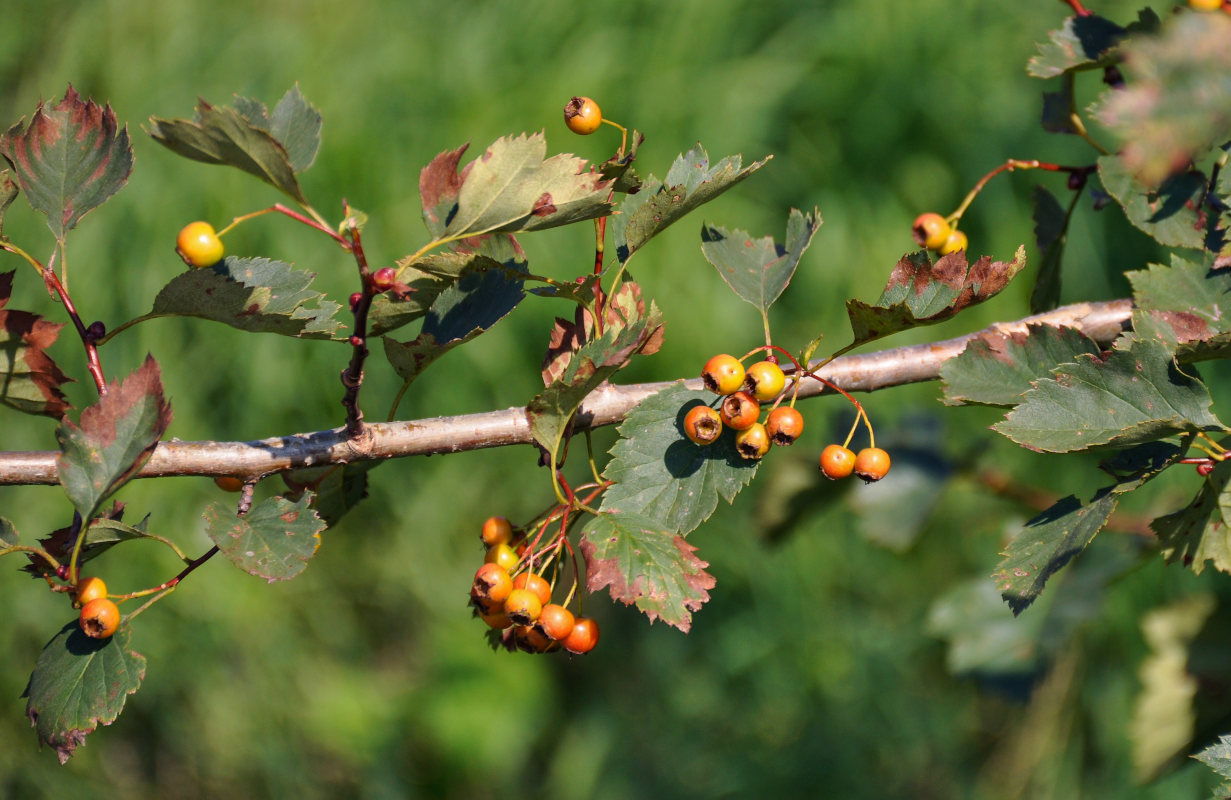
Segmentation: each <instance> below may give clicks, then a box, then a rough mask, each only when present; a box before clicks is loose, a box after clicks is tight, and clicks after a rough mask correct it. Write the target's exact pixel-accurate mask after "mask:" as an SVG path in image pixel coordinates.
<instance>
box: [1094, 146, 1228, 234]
mask: <svg viewBox="0 0 1231 800" xmlns="http://www.w3.org/2000/svg"><path fill="white" fill-rule="evenodd" d="M1098 171H1099V177H1100V178H1101V179H1102V181H1103V187H1104V188H1105V189H1107V191H1108V193H1110V194H1111V196H1112V197H1114V198H1115V199H1116V202H1117V203H1119V204H1120V206H1121V207H1122V208H1123V209H1124V215H1125V216H1126V217H1128V221H1129V222H1131V223H1133V225H1135V226H1137V227H1138V228H1140V229H1141V230H1143V231H1145V232H1146V233H1148V234H1149V235H1150V236H1153V237H1154V238H1155V239H1156V240H1158V242H1159V243H1160V244H1165V245H1167V246H1169V247H1194V248H1201V247H1204V246H1205V239H1206V225H1205V219H1206V216H1205V212H1204V211H1202V210H1201V204H1202V203H1203V202H1204V200H1205V192H1206V180H1205V176H1204V175H1201V174H1199V173H1193V172H1182V173H1179V174H1177V175H1173V176H1171V177H1170V178H1167V179H1166V180H1165V181H1163V182H1162V184H1161V185H1160V186H1158V187H1157V188H1153V189H1151V188H1149V187H1147V186H1146V185H1145V184H1142V183H1140V182H1138V181H1137V180H1136V179H1135V178H1134V177H1133V174H1132V172H1131V171H1130V170H1129V168H1128V165H1127V164H1126V163H1125V162H1124V159H1123V158H1122V157H1121V156H1103V157H1102V158H1100V159H1099V160H1098Z"/></svg>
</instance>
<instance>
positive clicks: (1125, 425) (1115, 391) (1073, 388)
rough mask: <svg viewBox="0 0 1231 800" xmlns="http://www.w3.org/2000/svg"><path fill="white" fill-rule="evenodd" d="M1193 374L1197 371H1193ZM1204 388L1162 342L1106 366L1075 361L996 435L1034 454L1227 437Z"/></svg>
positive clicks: (1143, 345)
mask: <svg viewBox="0 0 1231 800" xmlns="http://www.w3.org/2000/svg"><path fill="white" fill-rule="evenodd" d="M1190 369H1191V368H1190ZM1211 404H1212V400H1211V398H1210V394H1209V391H1208V390H1207V389H1206V388H1205V385H1204V384H1203V383H1201V381H1200V380H1198V379H1197V378H1195V377H1193V376H1191V375H1189V374H1187V373H1185V372H1183V371H1181V369H1180V368H1179V367H1178V366H1176V364H1175V361H1174V359H1173V358H1172V355H1171V353H1170V351H1169V350H1168V349H1167V347H1166V346H1165V345H1164V344H1163V343H1162V342H1159V341H1156V340H1149V341H1142V342H1135V343H1134V344H1133V347H1132V349H1131V350H1114V351H1112V352H1110V353H1109V354H1107V357H1106V358H1105V359H1100V358H1098V357H1094V356H1085V355H1079V356H1077V359H1076V361H1074V362H1072V363H1069V364H1064V365H1062V366H1061V367H1060V368H1058V369H1057V370H1056V371H1055V373H1054V374H1053V376H1052V377H1051V378H1045V379H1043V380H1040V381H1038V382H1037V383H1036V384H1035V387H1034V388H1033V389H1032V390H1030V391H1029V392H1028V393H1027V394H1026V396H1025V399H1024V400H1023V402H1022V403H1021V404H1020V405H1018V406H1017V407H1016V408H1015V409H1013V411H1011V412H1009V415H1008V416H1007V417H1006V418H1005V419H1004V420H1002V421H1001V422H998V423H996V424H995V425H994V426H992V427H993V428H994V429H995V430H997V431H999V432H1000V433H1002V434H1004V435H1005V436H1007V437H1009V438H1010V439H1012V440H1013V441H1015V442H1017V443H1018V444H1020V445H1022V446H1023V447H1028V448H1030V449H1031V450H1040V451H1047V452H1052V453H1067V452H1072V451H1075V450H1086V449H1089V448H1092V447H1102V446H1107V447H1127V446H1129V445H1134V444H1140V443H1142V442H1147V441H1150V440H1153V439H1161V438H1163V437H1166V436H1173V435H1175V434H1179V433H1191V432H1195V431H1202V430H1221V429H1222V424H1221V423H1220V422H1219V421H1218V418H1217V417H1215V416H1214V414H1213V412H1211V411H1210V405H1211Z"/></svg>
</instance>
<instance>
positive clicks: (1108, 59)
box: [1026, 8, 1159, 78]
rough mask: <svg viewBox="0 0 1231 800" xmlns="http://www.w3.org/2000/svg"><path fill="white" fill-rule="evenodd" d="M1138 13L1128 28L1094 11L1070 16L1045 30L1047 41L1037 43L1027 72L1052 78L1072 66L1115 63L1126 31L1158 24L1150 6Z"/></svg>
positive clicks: (1081, 68) (1154, 27) (1090, 67)
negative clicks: (1057, 25)
mask: <svg viewBox="0 0 1231 800" xmlns="http://www.w3.org/2000/svg"><path fill="white" fill-rule="evenodd" d="M1137 16H1138V19H1137V22H1134V23H1133V24H1132V25H1130V26H1129V27H1128V28H1127V29H1126V28H1121V27H1120V26H1119V25H1116V24H1115V23H1114V22H1112V21H1110V20H1108V19H1105V18H1103V17H1100V16H1097V15H1095V14H1090V15H1088V16H1077V17H1069V18H1068V19H1066V20H1065V21H1064V26H1063V27H1061V28H1060V29H1059V30H1055V31H1052V32H1051V33H1050V34H1048V36H1049V38H1050V41H1048V42H1046V43H1043V44H1040V45H1039V53H1038V55H1036V56H1035V57H1034V58H1032V59H1030V63H1029V64H1027V65H1026V72H1027V73H1028V74H1029V75H1031V76H1032V77H1035V78H1054V77H1056V76H1057V75H1062V74H1064V73H1066V72H1070V71H1073V70H1084V69H1094V68H1096V67H1104V66H1108V65H1111V64H1114V63H1116V62H1117V61H1118V60H1119V54H1118V53H1117V52H1116V49H1115V48H1116V45H1117V44H1119V42H1120V40H1121V39H1123V38H1124V36H1125V35H1126V34H1130V33H1138V32H1142V33H1148V32H1152V31H1154V30H1156V29H1157V28H1158V25H1159V20H1158V16H1157V15H1156V14H1155V13H1154V12H1153V11H1151V10H1150V9H1148V8H1147V9H1145V10H1144V11H1141V12H1140V13H1139V14H1138V15H1137Z"/></svg>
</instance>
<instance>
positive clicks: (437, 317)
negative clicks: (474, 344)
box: [384, 267, 526, 383]
mask: <svg viewBox="0 0 1231 800" xmlns="http://www.w3.org/2000/svg"><path fill="white" fill-rule="evenodd" d="M523 283H524V281H522V280H521V279H520V278H513V277H510V276H509V275H507V274H505V271H504V270H503V269H501V268H499V267H497V268H496V269H486V270H483V269H480V270H470V271H468V272H466V273H465V274H464V275H462V276H461V277H460V279H459V280H458V281H457V282H456V283H454V284H452V285H451V286H449V287H448V288H446V289H444V290H443V291H441V292H440V294H439V295H437V297H436V300H435V302H433V303H432V305H431V308H430V309H428V312H427V317H426V318H425V319H424V321H423V330H422V332H420V334H419V335H418V336H417V337H415V338H414V339H412V340H411V341H409V342H398V341H395V340H393V339H390V338H388V337H385V339H384V343H385V356H386V357H387V358H388V359H389V363H390V364H392V365H393V369H394V371H396V372H397V374H398V377H400V378H401V379H402V380H403V381H405V382H406V383H410V382H411V381H413V380H414V379H415V378H417V377H418V376H419V375H420V373H422V372H423V370H425V369H427V368H428V366H430V365H431V364H432V362H434V361H435V360H436V359H438V358H440V357H441V356H443V355H444V354H445V353H447V352H449V351H450V350H452V349H453V348H454V347H457V346H458V345H462V344H465V343H466V342H469V341H470V340H471V339H474V338H475V337H476V336H478V335H479V334H481V333H483V332H484V331H486V330H488V329H489V328H491V327H492V326H493V325H495V324H496V323H497V322H499V321H500V320H501V319H503V318H504V317H505V316H507V315H508V314H509V312H510V311H512V310H513V309H514V308H516V307H517V304H518V303H520V302H521V301H522V299H523V298H525V296H526V294H525V292H524V291H522V285H523Z"/></svg>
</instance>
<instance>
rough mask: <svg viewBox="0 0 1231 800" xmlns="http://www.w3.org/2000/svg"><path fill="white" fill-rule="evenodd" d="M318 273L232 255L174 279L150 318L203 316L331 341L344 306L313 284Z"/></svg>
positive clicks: (263, 330)
mask: <svg viewBox="0 0 1231 800" xmlns="http://www.w3.org/2000/svg"><path fill="white" fill-rule="evenodd" d="M315 277H316V275H315V274H313V273H311V272H305V271H303V270H297V269H294V268H293V267H292V266H291V265H290V264H287V263H285V262H282V261H272V260H270V259H268V258H235V257H233V256H227V257H226V258H225V259H223V260H222V261H219V262H218V263H217V264H215V265H214V266H212V267H207V268H205V269H192V270H187V271H185V272H181V273H180V274H179V275H176V276H175V277H174V278H172V279H171V281H170V283H168V284H167V285H166V286H164V287H163V288H162V290H161V291H159V292H158V296H157V297H155V298H154V307H153V309H152V310H151V311H150V314H149V316H153V317H163V316H171V315H177V316H185V317H200V318H201V319H208V320H212V321H214V322H221V323H224V324H226V325H230V326H231V327H233V328H239V329H240V330H242V331H251V332H253V333H278V334H281V335H283V336H297V337H300V338H303V339H329V338H332V337H333V335H334V333H336V332H337V331H338V329H340V328H341V327H342V325H343V323H342V322H341V321H340V320H338V319H335V318H334V315H335V314H336V313H337V312H338V309H340V308H341V306H340V305H339V304H338V303H335V302H333V301H332V300H326V299H325V296H324V295H323V294H321V293H320V292H314V291H312V290H311V289H309V288H308V285H309V284H310V283H312V279H313V278H315ZM309 304H315V307H311V306H310V305H309Z"/></svg>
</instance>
